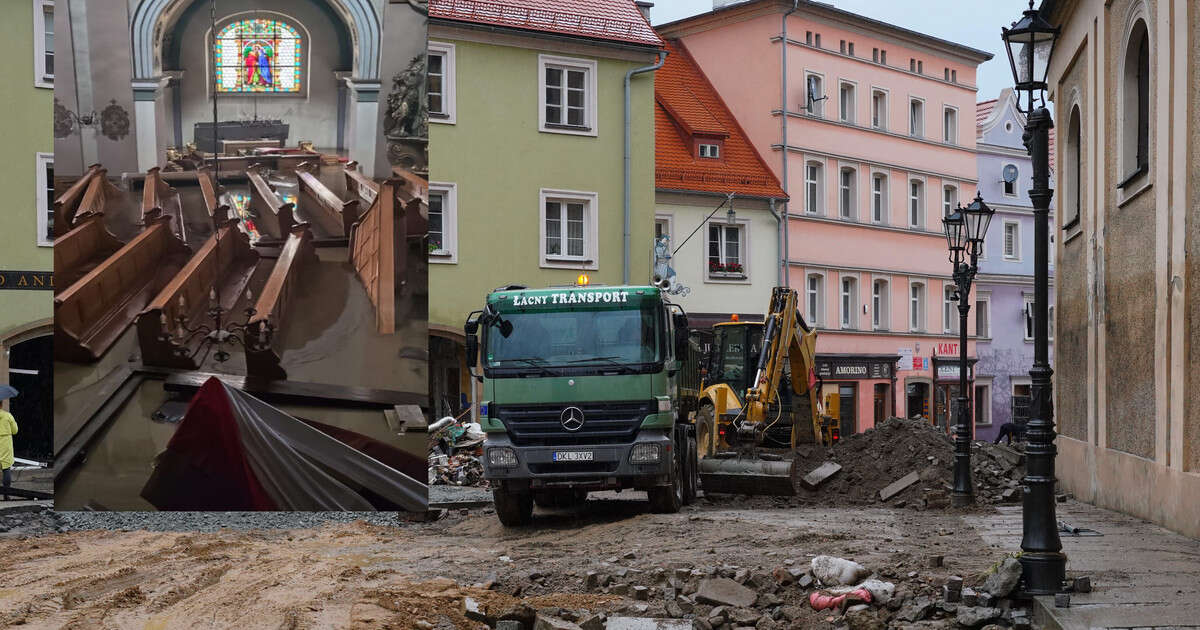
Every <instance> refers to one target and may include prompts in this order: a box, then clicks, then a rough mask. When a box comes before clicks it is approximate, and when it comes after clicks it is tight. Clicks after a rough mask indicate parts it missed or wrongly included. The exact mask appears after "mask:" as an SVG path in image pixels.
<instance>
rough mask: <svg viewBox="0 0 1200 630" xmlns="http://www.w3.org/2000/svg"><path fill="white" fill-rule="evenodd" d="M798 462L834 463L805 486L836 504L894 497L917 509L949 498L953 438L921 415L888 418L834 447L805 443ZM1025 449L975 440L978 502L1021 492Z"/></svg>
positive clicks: (808, 465)
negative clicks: (909, 417)
mask: <svg viewBox="0 0 1200 630" xmlns="http://www.w3.org/2000/svg"><path fill="white" fill-rule="evenodd" d="M796 457H797V468H798V469H799V474H800V475H801V476H804V475H805V474H806V473H808V472H809V471H810V470H812V471H814V472H815V470H816V469H818V468H820V466H821V464H822V463H824V462H832V463H833V464H836V465H828V466H826V467H825V468H824V470H823V471H822V472H821V473H819V474H816V475H815V476H814V477H813V478H812V479H811V480H810V483H806V484H805V487H807V488H808V489H809V492H807V493H806V495H805V496H806V497H807V498H808V499H810V500H812V501H815V502H818V503H821V502H827V503H831V504H837V505H847V504H849V505H864V504H871V503H879V502H887V503H888V504H889V505H892V506H895V507H905V506H908V507H912V508H917V509H927V508H930V509H932V508H941V507H946V506H948V505H949V495H948V490H949V488H950V487H951V484H952V483H953V469H954V440H953V439H951V437H950V436H948V435H946V434H945V433H944V432H943V431H942V430H941V429H939V428H937V427H934V426H931V425H929V424H928V423H926V422H923V421H920V420H906V419H903V418H889V419H887V420H885V421H884V422H882V423H880V424H878V425H876V426H875V427H874V428H871V429H867V430H866V431H864V432H862V433H857V434H854V435H850V436H848V437H846V438H844V439H842V440H841V441H840V442H838V443H837V444H835V445H833V446H832V447H819V446H816V445H802V446H801V447H799V449H798V451H797V454H796ZM1024 461H1025V455H1024V453H1022V452H1021V451H1019V450H1017V449H1015V448H1013V447H1010V446H1003V445H999V444H991V443H987V442H973V443H972V444H971V465H972V468H973V481H974V484H975V494H976V502H977V503H1005V502H1016V501H1019V500H1020V497H1021V493H1020V480H1021V478H1022V476H1024V474H1025V466H1024Z"/></svg>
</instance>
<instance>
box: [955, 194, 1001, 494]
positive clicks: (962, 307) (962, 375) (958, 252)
mask: <svg viewBox="0 0 1200 630" xmlns="http://www.w3.org/2000/svg"><path fill="white" fill-rule="evenodd" d="M993 212H994V211H993V210H992V209H991V208H989V207H988V205H987V204H986V203H984V202H983V197H981V196H980V195H979V193H978V192H976V193H975V200H974V201H972V202H971V204H970V205H969V206H967V207H966V208H963V207H961V206H960V207H959V208H958V209H957V210H955V211H954V212H953V213H952V214H951V215H950V216H947V217H945V218H943V219H942V227H943V229H944V230H945V232H946V246H947V247H948V248H949V250H950V263H951V264H952V265H953V266H954V285H955V295H954V299H956V300H958V401H957V402H958V409H957V411H956V412H955V425H954V489H953V490H951V491H950V504H951V505H953V506H955V507H965V506H968V505H970V504H972V503H974V502H975V490H974V487H973V486H972V484H971V416H970V414H969V413H968V410H967V405H968V403H969V400H970V399H969V397H968V396H967V388H968V387H970V385H969V383H968V380H967V372H968V368H967V314H968V313H970V312H971V304H970V295H971V283H972V281H973V280H974V279H975V274H976V273H978V272H979V256H980V254H982V253H983V237H984V236H986V235H987V229H988V224H989V223H991V222H992V214H993ZM976 404H979V403H978V401H976Z"/></svg>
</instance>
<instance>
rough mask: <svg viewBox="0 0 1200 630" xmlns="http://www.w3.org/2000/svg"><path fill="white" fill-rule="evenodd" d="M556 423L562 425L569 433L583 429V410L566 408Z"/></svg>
mask: <svg viewBox="0 0 1200 630" xmlns="http://www.w3.org/2000/svg"><path fill="white" fill-rule="evenodd" d="M558 421H559V422H561V423H562V427H563V428H564V429H566V430H568V431H571V432H575V431H578V430H580V429H582V428H583V410H582V409H580V408H579V407H567V408H566V409H563V412H562V414H561V415H559V416H558Z"/></svg>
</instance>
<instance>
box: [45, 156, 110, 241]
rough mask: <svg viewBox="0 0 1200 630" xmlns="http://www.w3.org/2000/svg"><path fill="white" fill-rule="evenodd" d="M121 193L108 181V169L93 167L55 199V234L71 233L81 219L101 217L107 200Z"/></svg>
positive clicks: (106, 205) (95, 165) (97, 165)
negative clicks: (91, 216)
mask: <svg viewBox="0 0 1200 630" xmlns="http://www.w3.org/2000/svg"><path fill="white" fill-rule="evenodd" d="M120 194H121V191H120V190H118V189H117V187H116V186H113V185H112V182H110V181H108V169H105V168H103V167H101V166H100V165H99V164H93V165H92V166H91V167H90V168H88V171H87V173H84V175H83V177H81V178H79V180H77V181H76V182H75V183H74V184H72V185H71V186H70V188H68V189H67V190H66V192H64V193H63V194H62V195H60V196H59V197H58V198H57V199H55V200H54V234H56V235H61V234H66V233H67V232H70V231H71V228H73V227H75V226H76V225H77V224H78V223H79V221H80V220H82V218H83V217H86V216H89V215H93V214H103V213H104V211H105V210H106V209H107V207H108V202H109V201H110V200H113V199H116V198H117V196H118V195H120Z"/></svg>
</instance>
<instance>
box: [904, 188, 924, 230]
mask: <svg viewBox="0 0 1200 630" xmlns="http://www.w3.org/2000/svg"><path fill="white" fill-rule="evenodd" d="M924 208H925V182H922V181H921V180H919V179H913V180H910V181H909V182H908V226H909V227H914V228H919V227H921V226H923V225H924V223H925V222H924V215H925V212H924Z"/></svg>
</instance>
